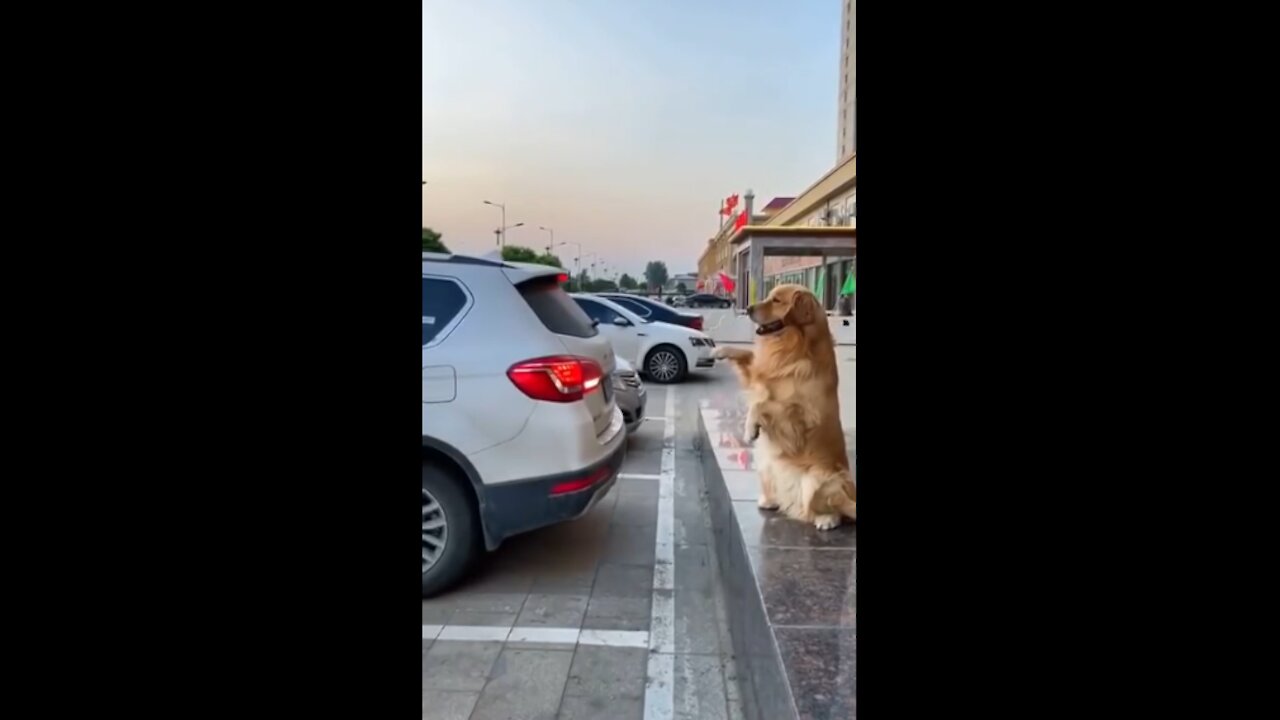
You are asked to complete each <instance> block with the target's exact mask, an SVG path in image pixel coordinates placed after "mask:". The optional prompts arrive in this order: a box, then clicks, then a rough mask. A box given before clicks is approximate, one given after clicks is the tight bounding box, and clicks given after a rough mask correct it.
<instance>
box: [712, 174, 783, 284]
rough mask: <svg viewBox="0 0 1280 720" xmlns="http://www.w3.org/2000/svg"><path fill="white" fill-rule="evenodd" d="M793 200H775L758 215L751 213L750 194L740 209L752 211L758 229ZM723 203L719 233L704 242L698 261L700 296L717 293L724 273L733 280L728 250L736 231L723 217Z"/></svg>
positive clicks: (749, 193)
mask: <svg viewBox="0 0 1280 720" xmlns="http://www.w3.org/2000/svg"><path fill="white" fill-rule="evenodd" d="M792 200H795V198H791V197H776V198H774V199H772V200H770V201H769V203H768V204H767V205H765V206H764V207H762V208H760V212H758V213H757V212H754V207H752V206H753V205H754V202H755V195H754V194H752V192H751V191H750V190H748V191H747V193H746V204H745V206H744V208H743V212H744V213H745V212H746V211H747V210H746V208H748V207H750V208H752V214H751V224H753V225H759V224H762V223H765V222H767V221H768V220H769V219H770V218H772V217H773V216H774V215H776V214H778V213H779V212H781V211H782V210H783V209H785V208H786V207H787V206H788V205H790V204H791V201H792ZM725 205H726V203H725V202H721V206H720V207H721V212H720V230H719V231H718V232H717V233H716V234H715V235H714V236H713V237H710V238H708V239H707V246H706V247H705V248H703V250H702V255H701V256H699V258H698V286H699V287H700V288H701V290H702V291H703V292H711V293H715V292H720V290H721V288H720V282H719V278H720V274H721V273H724V274H726V275H729V276H731V277H732V276H733V274H734V273H733V271H732V267H731V260H732V257H733V253H732V252H731V248H730V247H729V238H730V237H732V236H733V234H734V232H735V231H736V230H737V227H735V223H734V222H733V221H730V220H729V219H728V218H727V217H726V216H725V212H724V209H725Z"/></svg>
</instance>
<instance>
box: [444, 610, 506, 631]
mask: <svg viewBox="0 0 1280 720" xmlns="http://www.w3.org/2000/svg"><path fill="white" fill-rule="evenodd" d="M515 621H516V614H515V613H490V612H474V611H472V610H455V611H454V613H453V619H452V620H450V621H449V624H450V625H492V626H494V627H511V626H512V625H514V624H515Z"/></svg>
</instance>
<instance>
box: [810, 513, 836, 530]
mask: <svg viewBox="0 0 1280 720" xmlns="http://www.w3.org/2000/svg"><path fill="white" fill-rule="evenodd" d="M813 526H814V527H816V528H818V529H819V530H834V529H835V528H837V527H839V526H840V516H839V515H819V516H817V517H815V518H814V519H813Z"/></svg>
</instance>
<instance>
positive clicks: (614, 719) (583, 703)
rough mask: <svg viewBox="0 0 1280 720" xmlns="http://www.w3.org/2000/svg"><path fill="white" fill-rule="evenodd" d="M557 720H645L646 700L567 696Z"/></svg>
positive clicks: (561, 705)
mask: <svg viewBox="0 0 1280 720" xmlns="http://www.w3.org/2000/svg"><path fill="white" fill-rule="evenodd" d="M556 718H557V720H643V718H644V698H642V697H640V698H609V697H592V696H579V695H574V696H570V695H566V696H565V697H564V699H563V700H562V701H561V703H560V714H559V715H557V716H556Z"/></svg>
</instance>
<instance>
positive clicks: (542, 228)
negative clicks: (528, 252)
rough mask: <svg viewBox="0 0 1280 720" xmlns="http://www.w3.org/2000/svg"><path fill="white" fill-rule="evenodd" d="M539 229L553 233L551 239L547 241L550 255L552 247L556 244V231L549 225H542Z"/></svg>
mask: <svg viewBox="0 0 1280 720" xmlns="http://www.w3.org/2000/svg"><path fill="white" fill-rule="evenodd" d="M538 229H539V230H542V231H543V232H548V233H551V241H550V242H548V243H547V254H548V255H550V254H551V248H553V247H555V246H556V231H555V230H552V229H551V228H549V227H542V226H541V225H539V226H538Z"/></svg>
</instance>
